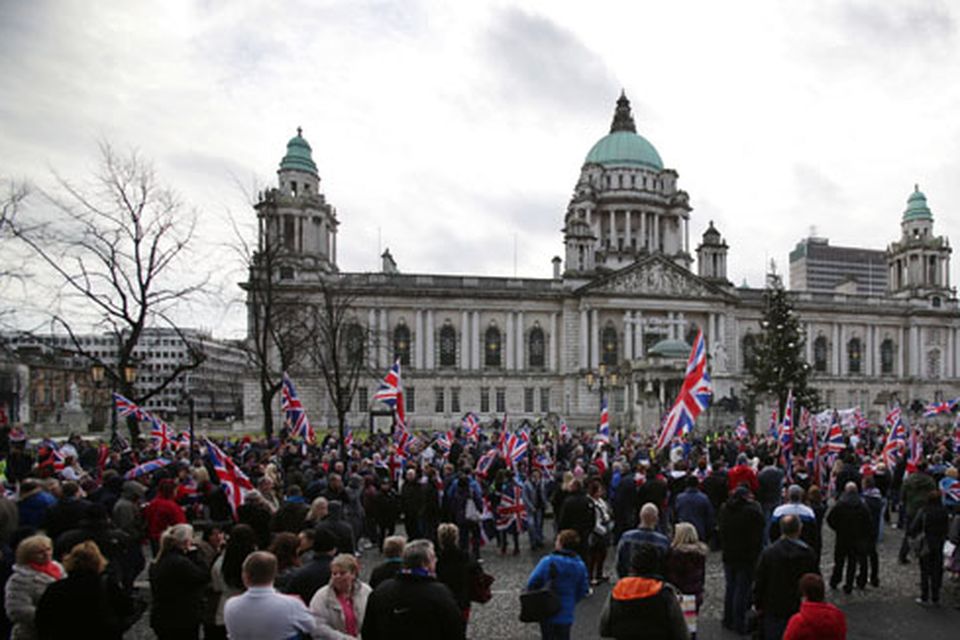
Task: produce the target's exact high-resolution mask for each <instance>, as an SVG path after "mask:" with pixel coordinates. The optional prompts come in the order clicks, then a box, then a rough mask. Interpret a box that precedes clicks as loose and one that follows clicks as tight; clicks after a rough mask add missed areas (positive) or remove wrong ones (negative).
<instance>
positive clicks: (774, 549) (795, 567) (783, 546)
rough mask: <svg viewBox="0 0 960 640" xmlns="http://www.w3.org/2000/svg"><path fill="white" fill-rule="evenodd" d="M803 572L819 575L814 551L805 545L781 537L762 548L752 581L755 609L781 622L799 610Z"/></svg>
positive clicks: (798, 541)
mask: <svg viewBox="0 0 960 640" xmlns="http://www.w3.org/2000/svg"><path fill="white" fill-rule="evenodd" d="M805 573H820V568H819V567H818V566H817V558H816V556H815V555H814V553H813V549H811V548H810V546H809V545H808V544H807V543H806V542H803V541H802V540H799V539H798V540H791V539H790V538H780V539H779V540H777V541H776V542H774V543H773V544H771V545H770V546H769V547H767V548H766V549H764V551H763V553H762V554H761V555H760V562H758V563H757V573H756V581H755V582H754V603H755V604H756V605H757V610H759V611H762V612H763V613H765V614H769V615H771V616H773V617H776V618H783V619H787V618H789V617H790V616H791V615H793V614H794V613H796V612H797V611H799V610H800V590H799V582H800V577H801V576H803V574H805Z"/></svg>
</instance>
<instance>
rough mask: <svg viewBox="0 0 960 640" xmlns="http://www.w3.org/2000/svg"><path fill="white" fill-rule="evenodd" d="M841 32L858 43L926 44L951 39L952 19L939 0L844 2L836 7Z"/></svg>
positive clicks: (953, 24)
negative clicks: (901, 3) (916, 1)
mask: <svg viewBox="0 0 960 640" xmlns="http://www.w3.org/2000/svg"><path fill="white" fill-rule="evenodd" d="M839 22H840V25H841V26H842V27H843V29H844V32H845V33H847V34H849V35H850V36H852V37H853V38H854V39H856V40H858V41H859V42H860V43H862V44H868V45H875V46H882V47H884V48H889V47H891V46H896V47H926V46H928V45H931V44H936V43H938V42H941V41H943V40H949V39H952V38H953V36H954V34H955V32H956V22H955V21H954V19H953V17H952V16H951V15H950V12H949V10H948V9H947V7H946V6H945V5H944V4H942V3H939V2H922V3H913V4H909V5H900V6H897V5H896V4H891V3H888V2H864V1H862V0H860V1H857V2H848V3H845V4H843V5H842V6H840V7H839Z"/></svg>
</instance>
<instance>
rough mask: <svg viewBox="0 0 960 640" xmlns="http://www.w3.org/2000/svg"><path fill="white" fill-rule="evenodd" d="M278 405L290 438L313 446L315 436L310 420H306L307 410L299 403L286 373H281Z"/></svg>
mask: <svg viewBox="0 0 960 640" xmlns="http://www.w3.org/2000/svg"><path fill="white" fill-rule="evenodd" d="M280 403H281V405H282V407H281V408H282V409H283V422H284V424H286V426H287V429H289V430H290V437H292V438H300V439H301V440H303V441H304V442H306V443H308V444H314V443H315V442H316V441H317V434H316V432H314V430H313V427H311V426H310V420H308V419H307V410H306V409H304V408H303V403H302V402H300V397H299V396H298V395H297V388H296V387H295V386H293V380H291V379H290V376H288V375H287V373H286V372H284V373H283V386H282V388H281V394H280Z"/></svg>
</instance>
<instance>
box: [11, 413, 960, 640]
mask: <svg viewBox="0 0 960 640" xmlns="http://www.w3.org/2000/svg"><path fill="white" fill-rule="evenodd" d="M798 435H800V434H798ZM350 440H351V442H350V443H349V445H348V446H343V445H344V443H341V442H339V441H338V439H337V438H336V436H335V435H333V434H328V435H327V436H326V437H324V438H323V439H322V441H319V442H316V443H313V444H308V443H304V442H302V441H299V440H294V439H290V438H288V437H287V434H286V433H281V434H280V435H279V436H278V437H275V438H271V439H266V438H253V437H249V436H247V437H243V438H241V439H239V440H236V439H234V440H230V439H222V440H219V441H218V442H217V443H216V444H214V443H210V444H209V446H207V445H201V443H199V442H197V443H193V444H194V446H193V448H191V443H190V442H186V443H184V442H171V443H169V449H161V446H158V443H156V442H153V441H151V439H150V438H143V439H142V440H140V441H139V442H137V443H136V444H134V445H132V446H131V445H127V444H126V443H125V442H121V441H119V440H118V441H115V442H114V443H113V446H111V445H108V444H107V443H103V442H96V441H91V440H87V439H83V438H79V437H71V438H70V439H69V440H68V441H67V442H65V443H53V442H50V441H41V442H31V441H28V439H27V438H26V436H25V435H24V434H23V433H22V432H21V431H19V430H16V429H15V430H13V431H11V430H9V429H5V430H4V431H3V432H2V433H0V456H2V461H0V470H2V471H3V474H4V480H5V486H6V493H5V496H3V497H0V579H2V580H3V582H4V584H5V587H4V589H3V591H2V593H3V598H4V602H3V605H4V606H3V607H0V611H2V614H0V638H5V637H11V638H16V639H21V638H62V637H66V636H67V635H68V634H70V632H71V629H73V630H76V629H78V628H84V629H91V630H96V637H103V638H121V637H122V636H123V633H124V631H125V630H126V629H128V628H129V627H130V626H131V625H133V624H134V623H135V622H136V621H137V620H138V619H140V618H141V617H142V616H144V615H146V616H148V618H149V624H150V627H151V628H152V629H153V631H154V632H155V634H156V636H157V637H158V638H161V639H164V638H183V639H188V638H200V637H203V638H225V637H230V638H269V637H276V638H290V637H296V636H297V634H302V636H303V637H316V638H337V639H346V638H358V637H362V638H374V639H376V638H387V637H401V638H402V637H411V638H412V637H417V638H464V637H466V635H467V632H468V629H469V628H470V618H471V609H472V607H474V606H476V605H477V603H482V602H484V601H486V600H487V599H489V597H490V593H489V576H487V574H486V573H485V571H484V569H483V564H482V559H481V556H482V555H488V556H489V555H490V554H500V555H507V554H514V555H516V554H519V553H521V540H522V539H523V538H525V539H526V541H527V544H528V546H529V548H530V549H531V550H532V551H533V552H534V553H535V554H538V555H542V557H541V558H540V560H539V562H538V563H537V565H536V567H535V569H534V570H533V572H532V573H531V574H530V576H529V579H528V580H527V582H526V584H524V585H509V586H513V587H523V588H524V589H526V590H538V589H545V588H546V589H549V590H551V591H552V592H553V593H555V594H556V596H557V600H558V608H557V609H556V610H555V611H553V612H552V613H550V615H548V616H546V617H544V618H543V619H542V620H540V630H541V634H542V637H543V638H545V639H548V640H553V639H564V638H569V637H570V633H571V628H572V625H573V623H574V619H575V615H576V604H577V602H578V601H580V600H581V599H583V598H585V597H588V596H589V595H590V594H591V593H592V592H593V590H594V588H595V587H597V586H598V585H599V584H601V583H604V582H606V581H611V582H612V583H613V584H612V587H611V589H610V593H609V596H608V598H607V601H606V602H605V604H604V606H603V612H602V615H601V617H600V619H599V620H597V621H596V629H597V634H598V635H600V636H602V637H612V638H637V637H657V638H687V637H690V635H691V634H694V635H695V631H694V629H695V628H696V623H697V616H698V612H699V610H700V608H701V607H702V605H703V602H704V598H705V595H706V594H705V582H706V578H705V577H706V563H707V557H708V553H709V551H710V550H714V551H718V552H719V553H720V557H721V561H722V565H723V572H724V582H725V587H724V593H723V594H712V595H713V597H716V598H722V601H723V614H722V624H723V626H724V627H725V628H727V629H729V630H731V631H732V632H735V633H740V634H748V633H753V632H756V633H757V634H758V635H759V637H762V638H787V639H796V638H825V639H828V638H844V637H846V623H845V619H844V616H843V613H842V612H841V611H840V610H839V609H837V608H836V607H834V606H833V605H831V604H829V603H828V602H826V600H827V597H826V596H827V594H828V590H827V587H829V589H830V590H834V589H843V591H845V592H846V593H852V592H853V591H854V590H855V589H858V590H865V589H867V588H868V585H869V587H870V588H877V587H879V586H880V579H879V578H880V573H879V566H878V565H879V556H878V553H877V545H878V543H879V542H880V541H881V540H882V538H883V535H884V529H885V527H891V526H895V527H898V528H900V529H902V530H903V531H904V532H905V535H904V544H903V547H902V548H901V549H900V553H899V561H900V562H902V563H904V564H907V563H911V562H916V563H917V564H919V583H920V585H921V588H920V591H919V593H918V594H917V595H918V597H917V601H918V603H920V604H921V605H923V606H935V605H939V604H940V603H941V600H942V596H943V594H944V589H943V581H944V570H945V569H944V568H945V567H946V570H947V571H954V572H956V571H957V570H958V569H960V566H958V564H960V558H958V557H957V555H956V552H955V551H954V552H953V553H954V555H953V556H952V557H947V558H945V557H944V555H943V554H944V548H945V547H946V548H947V549H948V550H949V549H951V548H952V549H956V546H951V545H950V544H945V543H946V542H947V541H948V540H950V541H951V542H952V543H953V545H956V542H957V535H958V528H960V513H958V492H957V489H958V488H960V486H958V483H957V468H958V466H960V456H958V455H957V446H958V442H957V440H958V439H957V437H956V434H955V433H954V432H953V431H952V430H951V429H948V428H946V427H938V426H935V425H932V424H931V425H929V426H928V427H927V428H926V429H924V431H923V436H922V440H921V442H920V444H921V445H922V450H923V451H926V452H927V453H926V454H925V455H922V456H920V457H915V456H913V457H912V456H911V455H910V454H908V452H907V451H906V447H901V448H900V451H899V452H895V453H894V454H893V456H892V457H891V455H890V452H889V451H888V452H887V455H886V456H884V455H883V449H884V444H885V438H884V434H883V428H882V427H879V426H872V427H871V426H863V425H860V426H857V427H856V428H854V429H848V430H847V431H846V433H845V434H844V437H843V442H842V445H841V446H836V445H837V443H836V442H835V443H833V444H834V447H833V452H832V454H831V456H830V457H829V458H827V457H825V458H824V459H823V460H820V459H819V458H817V459H816V464H813V460H814V457H813V456H810V455H807V453H808V451H807V450H806V447H807V444H806V442H805V441H804V439H803V438H802V437H797V438H796V439H795V440H794V444H793V446H792V447H791V449H790V450H789V451H785V450H784V447H783V446H782V443H781V441H780V439H779V438H777V437H775V436H774V435H757V434H753V435H747V434H741V435H740V436H739V437H738V436H735V435H734V433H733V432H729V433H720V434H711V435H709V436H703V437H693V438H690V439H681V440H679V441H677V442H676V443H674V444H673V445H672V446H670V447H667V448H665V449H663V450H662V451H656V450H655V449H654V448H653V445H654V440H653V438H652V437H648V436H646V435H638V434H612V435H609V434H602V435H600V434H598V433H596V432H593V431H587V432H579V433H570V432H568V431H566V430H564V431H562V432H561V431H556V432H554V431H551V430H549V429H540V428H529V429H520V430H517V431H516V432H510V431H509V430H507V429H501V428H500V425H498V424H495V425H491V426H490V427H488V428H486V429H481V428H478V427H476V426H473V427H472V428H466V427H464V428H460V429H456V430H454V431H451V432H449V433H446V434H441V435H440V437H437V436H436V435H430V434H420V437H419V438H415V439H414V440H415V442H414V443H413V444H411V443H410V442H397V441H396V440H395V439H394V438H393V437H392V436H391V435H390V434H383V433H379V434H371V435H370V436H369V437H367V438H357V439H353V438H351V439H350ZM211 450H216V451H217V452H218V453H220V454H222V455H223V456H225V458H226V459H227V462H226V464H225V463H224V461H223V460H218V459H217V458H216V456H211V455H208V453H209V451H211ZM891 459H892V460H894V461H895V463H894V464H893V465H892V466H888V465H887V464H886V463H885V462H886V461H890V460H891ZM551 521H552V526H551ZM825 527H827V528H829V529H831V530H832V531H833V532H834V535H833V540H834V548H833V550H832V559H833V570H832V571H831V572H830V574H829V575H828V576H822V575H821V568H822V567H823V566H824V564H825V563H824V559H823V558H824V556H825V555H826V554H827V553H828V550H826V549H824V539H825V536H824V528H825ZM400 531H402V532H403V535H399V534H398V532H400ZM481 549H482V551H481ZM547 550H549V553H547V552H546V551H547ZM359 557H363V558H372V559H373V561H372V564H375V565H376V566H375V567H373V570H372V572H370V573H369V580H368V581H367V582H364V581H363V580H362V577H361V573H362V572H361V570H360V564H359V561H358V558H359ZM608 567H611V568H612V572H613V573H615V575H610V576H608V575H607V571H608V569H607V568H608ZM144 570H146V577H147V579H148V581H149V596H148V597H144V596H145V594H143V593H141V592H140V591H138V589H137V581H138V579H140V577H141V576H142V575H143V574H144ZM493 577H494V578H496V577H497V576H493ZM484 592H486V593H484ZM951 604H954V603H951ZM517 624H519V623H517ZM641 630H642V634H643V635H641Z"/></svg>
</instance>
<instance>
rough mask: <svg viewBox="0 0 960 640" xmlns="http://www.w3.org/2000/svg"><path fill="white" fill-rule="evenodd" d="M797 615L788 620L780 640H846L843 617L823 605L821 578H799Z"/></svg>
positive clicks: (838, 611)
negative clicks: (799, 600) (798, 607)
mask: <svg viewBox="0 0 960 640" xmlns="http://www.w3.org/2000/svg"><path fill="white" fill-rule="evenodd" d="M799 589H800V597H801V598H802V600H801V602H800V611H798V612H797V613H795V614H793V616H791V617H790V622H788V623H787V630H786V631H785V632H784V634H783V640H846V637H847V617H846V616H845V615H844V614H843V611H841V610H840V609H838V608H836V607H835V606H833V605H832V604H830V603H828V602H824V588H823V578H821V577H820V576H818V575H817V574H815V573H806V574H804V575H803V577H802V578H800V586H799Z"/></svg>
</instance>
